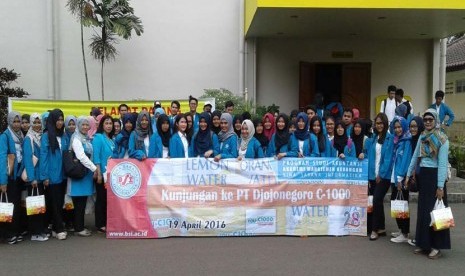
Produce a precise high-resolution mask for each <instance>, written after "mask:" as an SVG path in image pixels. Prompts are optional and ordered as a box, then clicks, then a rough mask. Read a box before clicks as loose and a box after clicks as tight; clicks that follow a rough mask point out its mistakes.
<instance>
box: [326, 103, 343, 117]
mask: <svg viewBox="0 0 465 276" xmlns="http://www.w3.org/2000/svg"><path fill="white" fill-rule="evenodd" d="M341 108H342V105H341V104H339V103H338V102H332V103H330V104H328V105H327V106H326V110H328V111H329V115H331V117H333V118H334V119H338V118H341V114H342V113H343V112H344V110H343V109H341Z"/></svg>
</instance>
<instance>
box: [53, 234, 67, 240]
mask: <svg viewBox="0 0 465 276" xmlns="http://www.w3.org/2000/svg"><path fill="white" fill-rule="evenodd" d="M67 236H68V235H67V234H66V232H60V233H57V234H56V236H55V237H56V238H57V239H58V240H66V238H67Z"/></svg>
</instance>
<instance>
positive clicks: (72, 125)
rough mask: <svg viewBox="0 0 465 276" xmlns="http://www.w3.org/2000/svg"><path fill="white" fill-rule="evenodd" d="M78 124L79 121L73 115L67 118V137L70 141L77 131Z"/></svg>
mask: <svg viewBox="0 0 465 276" xmlns="http://www.w3.org/2000/svg"><path fill="white" fill-rule="evenodd" d="M76 122H77V119H76V117H75V116H73V115H68V116H66V118H65V134H66V137H67V138H68V141H71V136H72V135H73V134H74V132H75V131H76Z"/></svg>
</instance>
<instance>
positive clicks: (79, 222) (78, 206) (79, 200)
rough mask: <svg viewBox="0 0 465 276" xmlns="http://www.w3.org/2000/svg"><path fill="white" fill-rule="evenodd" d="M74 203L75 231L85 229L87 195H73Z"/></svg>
mask: <svg viewBox="0 0 465 276" xmlns="http://www.w3.org/2000/svg"><path fill="white" fill-rule="evenodd" d="M71 198H72V199H73V205H74V231H76V232H81V231H82V230H84V217H85V214H86V204H87V196H73V197H71Z"/></svg>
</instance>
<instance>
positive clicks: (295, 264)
mask: <svg viewBox="0 0 465 276" xmlns="http://www.w3.org/2000/svg"><path fill="white" fill-rule="evenodd" d="M411 207H412V209H416V205H412V206H411ZM451 207H452V210H453V213H454V216H455V221H456V225H457V226H456V227H455V228H454V229H453V230H452V234H451V235H452V247H453V249H452V250H448V251H444V252H443V258H441V259H439V260H429V259H427V258H426V257H425V256H418V255H414V254H413V253H412V252H413V247H411V246H410V245H408V244H393V243H391V242H389V239H388V238H386V237H383V238H380V239H379V240H377V241H369V240H368V238H366V237H308V238H301V237H242V238H235V237H231V238H167V239H160V240H107V239H105V238H104V236H103V235H101V234H95V235H93V236H92V237H89V238H81V237H74V236H71V237H69V238H68V240H66V241H58V240H56V239H52V240H50V241H47V242H44V243H38V242H34V243H33V242H31V241H24V242H22V243H20V244H17V245H8V244H5V243H2V244H0V266H1V271H2V274H1V275H5V276H12V275H60V274H61V275H99V276H100V275H168V274H170V275H338V274H339V275H369V274H374V275H423V276H424V275H464V273H465V272H464V262H465V227H464V226H463V222H464V221H465V204H451ZM387 215H388V214H387ZM412 215H413V216H414V215H415V214H412ZM90 221H91V218H89V224H90ZM412 228H413V229H414V223H413V222H412ZM395 229H396V227H395V222H394V220H392V219H390V218H388V219H387V230H388V231H394V230H395Z"/></svg>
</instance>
